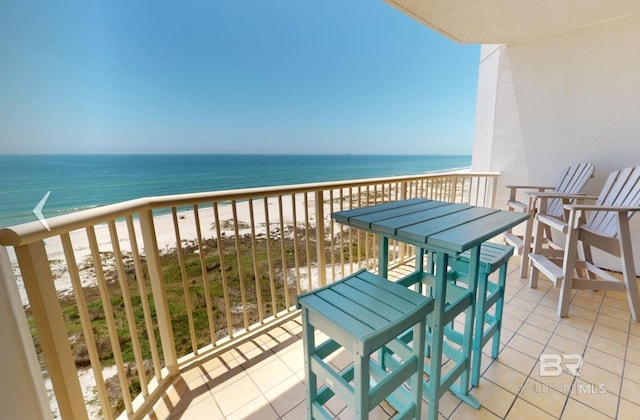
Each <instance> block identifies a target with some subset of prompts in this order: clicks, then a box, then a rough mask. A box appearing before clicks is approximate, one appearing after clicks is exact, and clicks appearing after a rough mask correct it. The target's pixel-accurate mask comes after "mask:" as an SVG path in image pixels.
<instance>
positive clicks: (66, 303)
mask: <svg viewBox="0 0 640 420" xmlns="http://www.w3.org/2000/svg"><path fill="white" fill-rule="evenodd" d="M304 234H305V231H304V230H300V231H298V232H296V237H297V238H298V239H297V241H298V242H297V243H296V244H294V241H293V239H285V241H284V245H283V246H284V260H283V257H282V253H281V250H282V248H281V246H282V244H281V242H280V239H270V241H269V242H270V243H269V246H268V245H267V239H266V238H265V237H261V238H259V239H257V240H256V247H255V249H253V245H252V241H251V238H250V237H245V238H243V239H242V240H240V241H239V243H238V245H237V248H238V249H237V250H236V242H235V239H234V238H224V239H222V240H221V244H222V252H220V250H219V249H218V246H217V244H216V242H215V241H213V240H208V241H206V242H205V244H204V254H205V255H204V270H203V264H202V259H201V257H200V254H199V252H198V247H197V245H195V244H190V245H186V246H183V248H182V253H183V257H184V271H185V272H186V278H185V279H184V280H183V278H182V268H181V266H180V263H179V256H178V252H177V250H173V251H170V252H167V253H165V254H164V255H162V256H161V266H162V274H163V277H164V286H165V290H166V296H167V303H168V307H169V312H170V316H171V324H172V328H173V334H174V339H175V345H176V351H177V353H178V357H180V356H183V355H186V354H189V353H191V352H192V351H193V347H192V346H193V343H192V341H191V333H190V328H189V314H188V313H189V309H191V315H192V319H193V330H194V332H195V337H196V347H197V348H201V347H203V346H205V345H207V344H211V343H212V338H211V332H210V331H211V330H210V324H209V319H208V318H209V312H208V310H207V296H206V289H205V281H206V285H207V287H208V289H209V301H210V303H211V317H212V318H213V327H214V330H215V338H214V339H215V340H220V339H221V338H223V337H226V336H227V335H228V324H227V316H226V313H227V311H226V303H225V295H224V290H225V288H224V284H223V272H224V275H225V276H226V281H227V291H228V295H229V301H230V306H231V307H230V310H229V312H230V313H231V321H232V327H233V328H234V329H236V328H244V316H243V310H244V311H246V312H247V314H248V321H249V325H251V324H253V323H256V322H258V321H259V320H260V314H259V304H258V296H260V298H261V301H262V311H263V317H265V318H266V317H269V316H271V315H273V314H274V312H275V311H282V310H284V309H286V300H285V293H288V294H289V304H290V305H294V304H295V297H296V294H297V293H296V286H295V282H293V281H291V280H290V282H289V283H287V284H285V282H284V275H283V267H285V268H286V269H287V270H292V269H294V268H295V266H296V261H295V255H296V254H295V248H297V259H298V264H299V266H300V267H307V265H308V264H307V254H306V251H305V249H306V248H305V247H306V242H305V240H304ZM310 245H311V247H312V248H313V247H314V246H315V240H313V238H311V240H310ZM294 246H295V248H294ZM268 250H270V254H271V259H269V252H268ZM342 252H343V253H344V255H345V256H346V255H348V254H349V251H348V249H344V250H342ZM352 253H353V254H354V255H355V254H356V250H355V248H353V249H352ZM254 254H255V262H254ZM221 255H222V262H221V258H220V256H221ZM309 255H312V256H315V255H316V251H315V249H311V251H310V254H309ZM102 257H103V262H102V263H103V265H105V266H106V264H105V262H106V261H109V260H110V259H111V261H113V254H112V253H104V254H103V255H102ZM123 261H124V262H125V272H126V273H127V274H126V279H124V284H125V285H126V287H127V289H128V292H129V294H130V297H131V307H132V309H133V315H134V319H135V333H134V334H136V335H137V339H138V340H139V343H140V347H141V350H142V357H143V359H144V360H145V372H144V375H146V376H147V378H150V375H153V366H152V363H150V362H149V361H150V359H151V348H150V346H151V342H150V340H149V337H148V335H147V329H146V326H145V321H144V311H143V305H142V301H143V299H144V300H146V301H147V303H148V307H149V310H150V315H151V318H152V322H153V327H152V328H153V335H154V336H155V342H156V346H157V348H158V352H159V353H160V354H162V353H161V343H160V337H159V332H158V329H157V321H156V312H155V306H154V302H153V296H152V294H151V285H150V282H149V276H148V271H147V266H146V261H145V260H144V259H143V261H142V262H141V268H142V279H137V278H136V274H135V269H134V265H133V262H132V258H131V257H130V256H125V258H124V259H123ZM270 263H271V267H270ZM88 266H89V267H90V266H91V264H89V265H88ZM203 271H204V278H205V279H206V280H203ZM271 273H273V275H271ZM294 276H295V275H294ZM105 277H106V280H107V289H108V291H109V296H108V299H109V303H110V305H111V309H112V313H111V314H107V313H105V308H104V304H103V301H102V297H101V295H100V291H99V288H98V286H92V287H85V288H84V289H83V293H84V296H85V299H86V301H87V311H88V314H89V320H90V322H91V328H92V331H93V334H94V338H95V345H96V348H97V351H98V354H99V357H100V361H101V363H102V365H103V366H109V365H112V364H114V363H115V361H114V353H113V346H112V343H111V341H110V339H109V333H108V328H107V315H109V316H112V317H113V319H114V321H115V325H116V329H117V334H118V346H119V347H120V351H121V353H122V358H123V360H124V362H125V364H127V369H128V375H127V376H128V379H129V389H130V392H131V393H132V395H133V396H135V395H136V394H137V393H138V392H139V391H140V381H139V378H138V373H137V370H136V369H135V367H134V366H135V364H134V363H132V362H135V357H134V350H133V344H132V338H131V333H130V329H129V325H128V322H127V316H126V311H125V300H124V297H123V295H122V291H121V286H120V281H119V279H118V276H117V272H116V270H115V269H109V270H106V271H105ZM289 277H291V276H289ZM256 278H257V280H256ZM241 279H242V280H241ZM138 281H144V282H145V287H146V289H147V296H141V295H140V292H139V285H138ZM241 281H242V283H243V286H244V290H245V299H246V307H245V308H243V307H242V293H241V290H242V288H241ZM272 281H273V284H274V294H275V306H274V301H273V299H272V291H271V283H272ZM256 282H257V285H256ZM185 285H186V289H187V291H186V293H185ZM187 294H188V297H189V299H190V306H188V303H187V298H186V296H187ZM60 303H61V307H62V313H63V316H64V320H65V322H66V326H67V330H68V332H69V337H70V345H71V348H72V351H73V354H74V357H75V362H76V366H78V367H88V366H90V359H89V351H88V348H87V344H86V342H85V338H84V335H83V334H82V327H81V322H80V311H79V308H78V306H77V304H76V300H75V297H73V296H67V297H63V298H61V299H60ZM27 315H28V319H29V324H30V327H31V332H32V335H33V337H34V342H35V343H36V348H37V350H38V352H39V353H40V348H39V340H38V337H37V330H36V328H35V324H34V321H33V318H32V316H31V314H30V313H29V311H27ZM107 389H108V393H109V395H110V398H111V399H112V409H113V411H114V413H118V412H120V411H122V410H123V409H124V406H123V402H122V398H121V396H120V385H119V382H118V380H117V377H116V378H114V379H112V380H111V381H107Z"/></svg>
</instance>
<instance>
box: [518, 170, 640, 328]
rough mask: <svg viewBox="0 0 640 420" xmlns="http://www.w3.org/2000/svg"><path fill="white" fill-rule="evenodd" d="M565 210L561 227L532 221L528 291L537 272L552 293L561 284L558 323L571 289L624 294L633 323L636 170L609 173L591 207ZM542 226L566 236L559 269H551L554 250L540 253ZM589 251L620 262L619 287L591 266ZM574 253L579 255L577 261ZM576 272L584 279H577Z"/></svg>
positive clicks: (639, 201)
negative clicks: (549, 282)
mask: <svg viewBox="0 0 640 420" xmlns="http://www.w3.org/2000/svg"><path fill="white" fill-rule="evenodd" d="M558 197H560V196H558ZM550 198H552V195H550V194H543V195H542V196H541V198H540V199H541V201H545V200H548V199H550ZM582 198H583V199H584V198H585V197H582ZM565 209H566V210H567V211H568V219H567V220H568V222H566V223H565V222H563V221H561V220H558V219H557V218H554V217H550V216H548V215H547V214H544V213H542V212H539V213H538V214H537V215H536V223H537V227H536V238H535V243H534V247H533V253H531V254H529V261H530V263H531V271H530V273H529V276H530V277H529V282H530V286H531V287H534V288H535V287H537V284H538V275H539V273H540V272H541V273H543V274H544V275H545V276H546V277H548V278H549V279H551V280H552V281H553V282H554V285H555V286H556V287H557V286H558V284H560V285H561V290H560V300H559V302H558V315H559V316H561V317H566V316H568V315H569V303H570V300H571V293H572V290H573V289H588V290H621V291H626V294H627V300H628V302H629V308H630V309H631V316H632V317H633V319H634V320H635V321H638V315H640V298H639V296H638V285H637V283H636V271H635V267H634V262H633V252H632V249H631V234H630V232H629V219H630V218H631V216H632V215H633V214H634V213H635V212H636V211H640V166H636V167H631V168H625V169H621V170H618V171H615V172H612V173H611V174H610V175H609V178H608V179H607V182H606V183H605V185H604V187H603V188H602V191H601V192H600V195H599V196H598V197H597V201H596V203H595V205H586V204H582V203H574V204H569V205H565ZM587 213H588V215H587ZM545 226H549V227H551V228H554V229H557V230H559V231H562V232H563V233H565V234H566V242H565V247H564V250H563V252H562V253H561V256H562V260H561V266H560V265H558V264H557V263H558V262H559V261H557V260H556V263H554V259H556V258H554V257H557V253H554V252H553V251H554V250H544V249H543V248H542V231H543V230H544V228H545ZM591 247H595V248H597V249H600V250H602V251H604V252H606V253H608V254H611V255H613V256H616V257H618V258H620V261H621V268H622V277H623V280H622V281H620V280H619V279H617V278H616V277H614V276H612V275H611V274H610V273H609V272H607V271H605V270H602V269H600V268H599V267H597V266H596V265H594V264H593V258H592V256H591ZM580 248H581V249H580ZM579 251H582V253H581V255H580V256H579V255H578V254H579ZM554 254H556V255H554ZM578 271H580V273H581V274H583V277H578V276H577V274H578Z"/></svg>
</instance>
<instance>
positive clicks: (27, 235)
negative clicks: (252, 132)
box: [0, 171, 500, 246]
mask: <svg viewBox="0 0 640 420" xmlns="http://www.w3.org/2000/svg"><path fill="white" fill-rule="evenodd" d="M499 175H500V173H499V172H471V171H453V172H438V173H428V174H420V175H404V176H394V177H384V178H366V179H352V180H346V181H332V182H318V183H308V184H297V185H282V186H274V187H259V188H245V189H238V190H223V191H211V192H201V193H186V194H175V195H164V196H154V197H144V198H138V199H134V200H129V201H122V202H119V203H114V204H108V205H105V206H101V207H96V208H92V209H86V210H82V211H78V212H74V213H69V214H64V215H60V216H56V217H52V218H47V224H48V225H49V228H50V230H47V229H46V228H45V227H44V226H43V224H42V223H40V222H39V221H34V222H28V223H23V224H19V225H14V226H10V227H6V228H2V229H0V245H4V246H20V245H26V244H29V243H32V242H35V241H39V240H43V239H46V238H49V237H52V236H57V235H60V234H63V233H67V232H71V231H74V230H77V229H81V228H83V227H86V226H93V225H96V224H101V223H106V222H107V221H109V220H112V219H118V218H121V217H125V216H129V215H131V214H135V213H140V212H143V211H147V210H153V209H160V208H171V207H182V206H191V205H194V204H203V203H212V202H214V201H231V200H246V199H249V198H256V197H260V198H262V197H270V196H277V195H284V194H298V193H305V192H315V191H321V190H327V189H339V188H348V187H353V186H367V185H375V184H381V183H386V182H402V181H412V180H417V179H428V178H438V177H443V176H446V177H451V176H473V177H487V178H493V177H498V176H499Z"/></svg>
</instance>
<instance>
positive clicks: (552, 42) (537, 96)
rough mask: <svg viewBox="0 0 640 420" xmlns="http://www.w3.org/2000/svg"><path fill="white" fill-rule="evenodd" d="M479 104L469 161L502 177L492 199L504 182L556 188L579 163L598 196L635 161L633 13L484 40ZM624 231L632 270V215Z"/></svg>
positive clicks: (639, 262) (637, 74) (637, 65)
mask: <svg viewBox="0 0 640 420" xmlns="http://www.w3.org/2000/svg"><path fill="white" fill-rule="evenodd" d="M477 110H478V111H477V116H476V131H475V139H474V150H473V161H472V167H473V169H474V170H482V171H484V170H490V171H500V172H501V173H502V177H501V179H500V182H499V187H498V196H497V199H496V204H497V205H502V206H504V204H505V203H506V199H507V190H506V188H504V187H503V186H504V185H505V184H529V183H535V184H550V185H554V184H555V183H556V182H557V180H558V177H559V175H560V171H561V169H562V168H564V167H566V166H569V165H571V164H573V163H575V162H579V161H591V162H593V163H594V164H595V165H596V176H595V178H594V179H592V180H591V181H590V182H589V184H588V185H587V192H590V193H597V192H599V191H600V188H601V186H602V185H603V183H604V180H605V179H606V177H607V175H608V174H609V173H610V172H611V171H613V170H615V169H618V168H622V167H627V166H636V165H640V15H635V16H629V17H625V18H621V19H618V20H615V21H610V22H606V23H603V24H599V25H596V26H592V27H589V28H584V29H580V30H576V31H572V32H568V33H564V34H561V35H557V36H554V37H550V38H545V39H541V40H538V41H534V42H529V43H526V44H520V45H511V46H492V45H486V46H483V48H482V58H481V63H480V72H479V85H478V102H477ZM632 228H633V232H632V235H633V236H634V237H635V238H634V254H635V256H636V258H635V260H636V270H637V271H638V272H639V273H640V215H636V216H635V217H634V219H632ZM601 262H602V264H603V265H608V264H609V263H608V262H605V261H604V260H601ZM613 268H615V267H613Z"/></svg>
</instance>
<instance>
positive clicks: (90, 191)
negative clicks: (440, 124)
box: [0, 155, 471, 227]
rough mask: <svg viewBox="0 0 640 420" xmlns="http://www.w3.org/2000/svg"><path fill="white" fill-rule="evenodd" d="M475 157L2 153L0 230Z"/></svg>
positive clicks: (441, 167) (423, 168) (457, 165)
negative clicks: (99, 210)
mask: <svg viewBox="0 0 640 420" xmlns="http://www.w3.org/2000/svg"><path fill="white" fill-rule="evenodd" d="M470 165H471V156H470V155H460V156H458V155H433V156H429V155H0V227H6V226H12V225H15V224H19V223H25V222H31V221H35V220H36V218H35V216H34V215H33V213H32V210H33V208H34V207H35V206H36V205H37V204H38V202H39V201H40V200H41V199H42V198H43V196H44V195H45V194H46V193H47V192H48V191H51V195H50V196H49V199H48V201H47V203H46V206H45V207H44V209H43V213H44V215H45V217H54V216H58V215H60V214H64V213H69V212H73V211H78V210H82V209H87V208H92V207H97V206H103V205H106V204H112V203H116V202H119V201H125V200H131V199H134V198H140V197H148V196H157V195H167V194H181V193H190V192H204V191H220V190H230V189H238V188H252V187H265V186H277V185H291V184H304V183H310V182H323V181H340V180H347V179H361V178H377V177H386V176H398V175H416V174H424V173H429V172H440V171H445V170H455V169H463V168H468V167H469V166H470Z"/></svg>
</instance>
